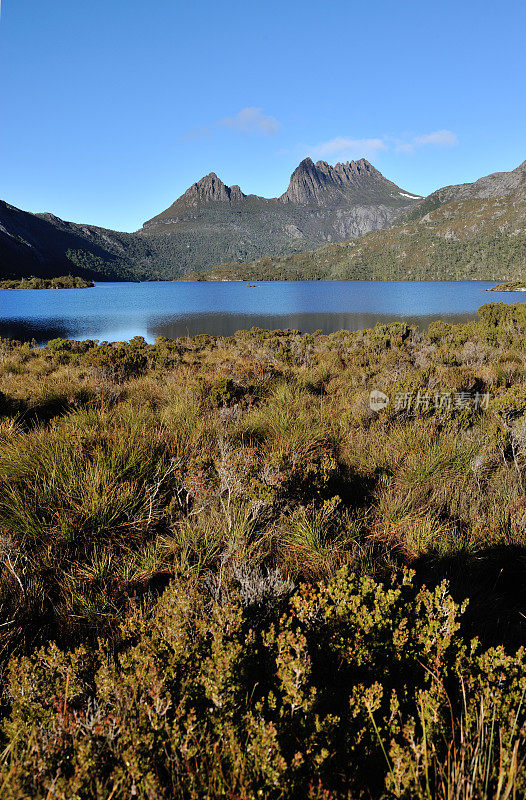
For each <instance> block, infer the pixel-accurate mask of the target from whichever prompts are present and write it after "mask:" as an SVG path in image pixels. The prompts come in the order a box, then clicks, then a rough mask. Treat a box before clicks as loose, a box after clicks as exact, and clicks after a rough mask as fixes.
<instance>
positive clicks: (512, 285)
mask: <svg viewBox="0 0 526 800" xmlns="http://www.w3.org/2000/svg"><path fill="white" fill-rule="evenodd" d="M525 283H526V281H506V282H505V283H499V284H497V286H492V287H491V288H490V289H488V292H526V286H525V285H524V284H525Z"/></svg>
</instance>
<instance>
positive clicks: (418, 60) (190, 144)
mask: <svg viewBox="0 0 526 800" xmlns="http://www.w3.org/2000/svg"><path fill="white" fill-rule="evenodd" d="M525 30H526V4H525V3H523V2H520V1H519V0H513V1H512V2H510V1H509V0H501V2H499V3H495V2H487V0H478V1H477V2H474V0H454V2H453V1H452V0H441V1H440V2H435V1H433V0H431V1H430V2H422V1H421V0H418V2H416V0H379V1H378V0H377V2H374V0H369V2H362V0H356V1H355V2H349V1H347V2H343V0H325V2H319V1H318V0H301V2H298V1H297V0H280V2H276V1H275V0H265V2H260V0H252V1H251V2H247V1H245V2H238V0H213V1H211V0H194V1H193V2H191V1H190V0H186V2H177V3H176V2H169V1H168V0H150V1H149V2H137V0H91V1H90V2H89V3H87V2H86V1H85V0H45V2H43V0H3V2H2V16H1V22H0V75H1V76H2V80H1V81H0V114H1V118H0V177H1V185H0V198H2V199H4V200H7V201H8V202H9V203H12V204H13V205H16V206H19V207H21V208H24V209H27V210H29V211H52V212H53V213H55V214H57V215H58V216H61V217H63V218H65V219H69V220H74V221H77V222H89V223H94V224H97V225H102V226H104V227H111V228H116V229H120V230H135V229H137V228H138V227H140V225H141V224H142V222H143V221H145V220H146V219H148V218H149V217H151V216H153V215H154V214H156V213H158V212H159V211H161V210H163V209H164V208H166V207H167V206H168V205H169V204H170V203H171V202H173V200H175V199H176V198H177V197H178V196H179V195H180V194H181V193H182V192H183V191H184V190H185V189H186V188H187V187H188V186H189V185H190V184H191V183H193V182H194V181H195V180H198V179H199V178H200V177H202V176H203V175H205V174H207V173H208V172H211V171H214V172H216V173H217V174H218V175H219V176H220V177H221V178H222V179H223V180H224V181H225V182H226V183H228V184H233V183H238V184H240V185H241V188H242V189H243V190H244V191H245V192H254V193H257V194H262V195H264V196H268V197H271V196H276V195H278V194H280V193H281V192H283V191H284V190H285V189H286V186H287V183H288V178H289V175H290V173H291V172H292V170H293V169H294V168H295V166H297V164H298V163H299V161H300V160H301V159H302V158H304V157H305V156H307V155H311V156H312V157H313V158H315V159H317V158H323V159H324V160H326V161H329V162H330V163H336V161H342V160H347V159H350V158H359V157H361V156H365V157H366V158H368V159H369V160H370V161H371V162H372V163H373V164H374V165H375V166H377V168H378V169H380V170H381V171H382V172H383V173H384V174H385V175H386V176H387V177H388V178H390V179H392V180H394V181H395V182H396V183H398V184H399V185H401V186H402V187H404V188H405V189H407V190H408V191H410V192H414V193H417V194H428V193H429V192H431V191H432V190H433V189H435V188H438V187H439V186H443V185H446V184H449V183H459V182H463V181H468V180H474V179H476V178H478V177H481V176H482V175H484V174H487V173H488V172H494V171H498V170H509V169H513V168H514V167H516V166H517V165H518V164H519V163H521V162H522V161H523V160H524V159H525V158H526V102H525V99H526V98H525V86H526V47H525V45H524V36H525V33H524V32H525Z"/></svg>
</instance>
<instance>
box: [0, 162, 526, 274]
mask: <svg viewBox="0 0 526 800" xmlns="http://www.w3.org/2000/svg"><path fill="white" fill-rule="evenodd" d="M357 191H358V192H359V193H360V194H359V198H358V199H360V201H361V203H362V204H361V205H359V204H357V203H355V204H354V205H353V204H352V201H353V200H354V199H356V197H357V195H356V192H357ZM380 199H382V200H383V201H384V202H383V203H381V202H378V201H379V200H380ZM407 202H409V203H410V205H409V206H408V205H407ZM174 209H175V211H177V212H178V213H179V216H178V217H177V222H176V223H174V222H173V221H171V220H173V219H174V217H173V216H172V218H170V214H172V215H173V214H174ZM167 212H170V213H167ZM167 212H163V214H162V215H158V217H161V218H163V219H164V220H168V221H160V222H158V223H156V224H155V225H151V226H148V224H146V226H145V227H144V228H143V229H141V230H140V231H138V232H136V233H120V232H117V231H111V230H107V229H104V228H99V227H96V226H92V225H80V224H76V223H71V222H65V221H63V220H61V219H59V218H58V217H55V216H54V215H52V214H31V213H29V212H26V211H21V210H20V209H17V208H15V207H13V206H10V205H8V204H7V203H5V202H2V201H0V276H1V277H5V278H17V277H26V276H30V275H36V276H38V277H53V276H57V275H61V274H65V273H67V272H71V273H74V274H77V275H79V276H82V277H85V278H89V279H97V278H98V279H99V280H100V279H103V280H148V279H173V278H177V277H181V276H184V275H187V274H189V273H203V272H205V271H206V270H207V269H210V268H211V267H214V265H215V264H220V263H222V262H223V263H225V262H236V265H239V263H240V262H250V261H252V260H253V259H258V258H260V259H261V257H265V258H264V259H263V260H264V262H265V267H264V270H265V274H266V277H276V276H281V277H283V276H288V277H290V276H291V275H294V276H295V277H298V278H301V277H342V278H343V277H346V278H352V277H361V278H364V277H386V276H387V277H389V276H390V277H395V276H397V277H413V278H419V277H420V278H421V277H426V278H431V279H432V278H440V277H441V278H448V277H449V278H454V277H459V276H462V275H464V276H468V275H471V276H473V277H477V278H482V277H492V278H493V277H495V278H497V279H499V280H506V279H513V278H515V277H517V270H520V269H522V268H523V266H521V265H524V262H525V255H524V241H526V240H525V236H526V223H525V219H526V162H524V163H523V164H521V165H520V166H519V167H517V168H516V169H515V170H512V171H511V172H504V173H494V174H492V175H488V176H487V177H485V178H481V179H480V180H478V181H475V182H473V183H470V184H460V185H458V186H447V187H444V188H442V189H439V190H437V191H436V192H433V193H432V194H431V195H429V196H428V197H427V198H424V199H419V198H416V196H414V195H413V196H411V195H409V197H408V193H407V192H404V191H402V190H401V189H400V188H399V187H397V186H396V185H395V184H393V183H391V182H390V181H388V180H387V179H386V178H384V177H383V176H382V175H381V173H379V172H378V171H377V170H375V168H374V167H372V165H370V164H368V162H366V161H365V160H363V159H362V160H360V161H358V162H348V163H347V164H343V165H338V164H337V165H336V166H334V167H331V166H330V165H329V164H327V163H326V162H322V161H319V162H317V164H314V163H313V162H312V160H311V159H305V160H304V161H303V162H302V163H301V164H300V165H299V167H298V168H297V169H296V170H295V171H294V173H293V175H292V177H291V180H290V184H289V187H288V189H287V190H286V192H284V194H283V195H281V197H278V198H270V199H266V198H261V197H258V196H256V195H246V194H244V193H243V192H242V191H241V189H240V188H239V186H232V187H228V186H226V185H225V184H224V183H223V182H222V181H221V180H220V179H219V178H218V177H217V175H215V173H211V174H210V175H208V176H205V178H203V179H201V181H198V182H197V183H196V184H193V186H191V187H190V188H189V189H188V190H187V192H185V194H184V195H182V197H181V198H179V200H177V201H176V203H174V204H172V206H171V207H170V209H167ZM153 219H157V218H153ZM400 222H402V223H403V224H402V225H400ZM393 224H397V225H398V227H393ZM364 229H368V230H371V231H372V232H371V233H369V234H367V235H366V236H365V237H364V238H363V239H356V238H355V239H351V241H346V240H348V239H349V238H350V237H357V236H359V234H360V232H363V230H364ZM382 229H388V230H382ZM349 231H350V232H349ZM375 231H376V232H375ZM331 242H334V243H335V244H332V245H329V246H328V247H323V244H324V243H325V244H327V243H331ZM337 242H342V244H341V245H340V244H337ZM320 247H321V248H322V249H320ZM437 254H438V255H437ZM282 257H287V258H285V260H283V258H282ZM440 259H442V261H441V260H440ZM444 259H445V260H444ZM447 259H449V261H448V260H447ZM258 263H259V262H258ZM284 264H286V267H284V266H283V265H284ZM291 264H292V265H293V269H292V271H291ZM249 266H250V265H249ZM245 267H246V264H245V265H243V269H244V268H245ZM233 270H235V265H234V266H233V267H232V266H231V267H225V268H224V269H223V270H221V269H219V272H217V270H216V274H221V276H222V277H228V275H233V274H234V272H233ZM273 270H274V272H273ZM255 271H256V272H257V270H255ZM255 271H254V269H252V272H251V276H252V277H256V275H255ZM281 273H283V274H281ZM247 274H248V273H247Z"/></svg>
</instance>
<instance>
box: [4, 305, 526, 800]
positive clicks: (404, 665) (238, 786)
mask: <svg viewBox="0 0 526 800" xmlns="http://www.w3.org/2000/svg"><path fill="white" fill-rule="evenodd" d="M525 345H526V307H525V306H524V305H522V304H515V305H511V306H508V305H503V304H502V305H501V304H493V303H492V304H488V305H486V306H484V307H483V308H482V309H481V310H480V314H479V318H478V320H476V321H473V322H469V323H466V324H461V325H451V324H447V323H445V322H435V323H433V324H432V325H431V326H430V327H429V329H428V331H427V332H422V331H419V330H418V329H417V328H416V327H411V326H408V325H407V324H404V323H395V324H391V325H379V326H377V327H376V328H374V329H370V330H366V331H361V332H355V333H350V332H346V331H341V332H339V333H335V334H331V335H329V336H324V335H319V334H318V335H303V336H302V335H300V334H299V333H298V332H296V331H293V330H276V331H265V330H252V331H246V332H240V333H238V334H237V335H235V336H231V337H226V338H215V337H210V336H196V337H194V338H188V337H183V338H178V339H174V340H170V339H166V338H159V339H158V340H157V341H156V343H155V344H152V345H148V344H146V343H145V341H144V340H143V339H141V338H139V337H138V338H135V339H132V340H131V341H130V342H128V343H124V344H108V343H104V344H97V343H96V342H94V341H71V340H67V339H60V338H59V339H54V340H52V341H50V342H49V343H48V345H47V347H44V348H41V349H38V348H34V347H33V346H32V345H30V344H20V343H16V342H15V341H13V340H5V339H4V340H2V341H1V342H0V350H1V356H2V357H1V364H0V413H1V421H0V526H1V529H2V532H3V533H2V535H3V539H2V554H3V555H2V558H3V572H2V580H1V584H0V590H1V594H2V609H3V614H4V615H5V618H6V624H5V625H4V626H3V627H2V633H1V641H2V650H1V655H0V659H1V660H0V667H1V669H2V672H3V674H4V675H5V682H6V685H5V689H4V693H3V700H2V705H1V708H0V713H1V716H2V720H3V722H2V744H3V751H2V757H1V759H0V783H1V785H3V786H4V787H9V792H8V794H7V795H6V796H9V797H13V798H22V797H45V796H46V793H49V791H48V790H49V786H50V785H53V786H54V787H55V789H56V790H57V791H58V792H59V796H60V797H63V798H66V797H68V798H69V797H73V796H79V797H86V798H91V797H103V796H105V795H108V794H111V793H112V792H113V797H114V798H116V800H124V798H127V797H129V796H134V792H133V791H132V788H131V787H132V786H136V787H142V788H141V789H140V790H137V792H138V796H141V797H144V798H147V797H159V798H161V797H162V798H173V797H180V798H183V797H196V798H198V797H206V796H213V797H220V796H231V797H236V796H237V797H259V796H263V797H279V798H290V800H295V798H298V797H308V796H311V797H312V796H316V797H319V798H321V797H327V798H328V797H331V798H338V799H339V798H342V800H343V798H347V797H349V796H354V797H359V796H362V795H361V793H362V789H363V787H364V786H366V787H367V796H368V797H370V798H376V799H379V798H390V797H393V796H394V797H400V798H401V797H407V798H409V797H411V798H413V797H422V798H424V797H426V798H427V797H442V796H444V795H443V794H442V788H441V787H443V786H448V787H449V789H450V790H451V791H452V788H451V787H453V788H454V787H458V789H459V791H460V789H461V787H463V786H464V785H465V782H466V781H471V782H472V785H473V787H474V789H473V792H474V794H473V796H474V797H480V798H486V797H500V796H501V795H500V794H499V791H500V790H499V787H500V786H503V785H504V786H513V787H515V790H516V796H517V797H520V796H523V794H524V793H525V792H526V769H525V765H524V759H523V758H522V756H521V754H522V753H524V748H525V745H526V741H525V738H526V732H525V731H526V728H525V726H526V706H525V704H524V692H525V689H524V687H525V685H526V661H525V659H524V652H523V650H522V649H519V650H517V648H518V647H519V646H520V645H521V644H522V643H523V641H524V635H525V632H526V627H525V626H526V623H525V619H526V616H525V614H526V605H525V599H524V581H525V580H526V559H525V556H524V553H525V499H524V481H525V479H526V472H525V465H526V433H525V424H524V420H525V418H526V381H525V369H524V365H525V355H524V353H525ZM473 764H475V765H480V766H476V767H474V766H473ZM212 784H213V786H214V790H213V794H212V795H210V786H211V785H212ZM278 786H279V791H277V789H276V787H278ZM313 786H315V787H317V788H316V793H315V795H313V794H312V792H313V790H312V787H313ZM110 787H111V788H110ZM115 787H117V788H115ZM145 787H148V792H146V789H145ZM143 789H144V791H143ZM455 791H456V789H455ZM137 792H136V794H137ZM55 793H56V792H55ZM349 793H350V794H349Z"/></svg>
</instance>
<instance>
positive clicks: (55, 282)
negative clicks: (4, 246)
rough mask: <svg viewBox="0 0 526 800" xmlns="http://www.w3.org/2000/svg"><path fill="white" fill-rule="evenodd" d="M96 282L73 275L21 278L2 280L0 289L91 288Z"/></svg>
mask: <svg viewBox="0 0 526 800" xmlns="http://www.w3.org/2000/svg"><path fill="white" fill-rule="evenodd" d="M94 285H95V284H94V283H93V281H86V280H84V278H78V277H74V276H73V275H62V276H61V277H60V278H34V277H33V278H21V279H20V280H13V281H0V289H89V288H92V287H93V286H94Z"/></svg>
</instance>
